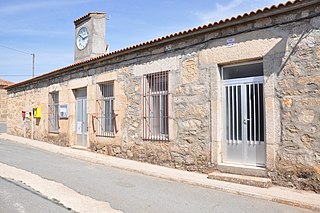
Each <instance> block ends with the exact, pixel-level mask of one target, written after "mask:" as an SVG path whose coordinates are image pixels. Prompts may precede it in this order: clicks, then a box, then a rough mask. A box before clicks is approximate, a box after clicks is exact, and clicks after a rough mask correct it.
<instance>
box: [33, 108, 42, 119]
mask: <svg viewBox="0 0 320 213" xmlns="http://www.w3.org/2000/svg"><path fill="white" fill-rule="evenodd" d="M41 111H42V110H41V107H37V108H33V117H34V118H41V116H42V112H41Z"/></svg>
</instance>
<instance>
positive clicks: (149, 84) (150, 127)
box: [143, 72, 169, 141]
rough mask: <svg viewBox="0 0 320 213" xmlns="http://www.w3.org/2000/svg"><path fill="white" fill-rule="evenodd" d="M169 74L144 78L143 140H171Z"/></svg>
mask: <svg viewBox="0 0 320 213" xmlns="http://www.w3.org/2000/svg"><path fill="white" fill-rule="evenodd" d="M168 126H169V119H168V72H158V73H152V74H148V75H144V76H143V139H146V140H159V141H168V140H169V127H168Z"/></svg>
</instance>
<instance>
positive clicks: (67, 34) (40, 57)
mask: <svg viewBox="0 0 320 213" xmlns="http://www.w3.org/2000/svg"><path fill="white" fill-rule="evenodd" d="M281 2H283V0H269V1H267V0H157V1H155V0H148V1H147V0H135V1H132V0H131V1H129V0H10V1H4V0H2V1H0V78H2V79H6V80H10V81H13V82H18V81H21V80H25V79H28V78H31V76H30V75H31V73H32V56H31V55H28V54H24V53H20V52H17V51H13V50H10V49H7V48H5V47H3V46H6V47H10V48H14V49H17V50H21V51H23V52H28V53H35V54H36V63H35V74H36V75H40V74H42V73H46V72H49V71H52V70H55V69H58V68H61V67H64V66H66V65H69V64H72V63H73V57H74V25H73V20H74V19H77V18H79V17H81V16H83V15H85V14H86V13H88V12H106V13H107V14H109V20H108V21H107V43H108V44H109V45H110V50H111V51H114V50H117V49H121V48H124V47H127V46H131V45H134V44H137V43H141V42H144V41H148V40H152V39H154V38H157V37H162V36H164V35H167V34H171V33H174V32H178V31H182V30H185V29H189V28H193V27H197V26H199V25H203V24H207V23H209V22H214V21H218V20H221V19H225V18H228V17H231V16H235V15H239V14H243V13H245V12H248V11H252V10H256V9H259V8H264V7H266V6H271V5H273V4H278V3H281Z"/></svg>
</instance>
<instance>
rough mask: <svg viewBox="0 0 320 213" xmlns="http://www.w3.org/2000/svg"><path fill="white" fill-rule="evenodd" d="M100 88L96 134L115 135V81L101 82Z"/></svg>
mask: <svg viewBox="0 0 320 213" xmlns="http://www.w3.org/2000/svg"><path fill="white" fill-rule="evenodd" d="M98 90H99V91H98V95H99V96H100V98H98V100H97V105H98V115H97V116H96V120H97V130H96V135H97V136H103V137H114V134H115V114H114V109H113V104H114V94H113V82H108V83H104V84H100V85H99V87H98Z"/></svg>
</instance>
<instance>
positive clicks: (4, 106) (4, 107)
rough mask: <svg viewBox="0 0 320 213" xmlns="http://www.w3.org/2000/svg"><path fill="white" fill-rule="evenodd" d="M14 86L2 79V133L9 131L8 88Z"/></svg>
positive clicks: (0, 96) (0, 80)
mask: <svg viewBox="0 0 320 213" xmlns="http://www.w3.org/2000/svg"><path fill="white" fill-rule="evenodd" d="M11 84H13V83H12V82H10V81H7V80H3V79H0V133H3V132H6V129H7V111H8V108H7V90H6V89H5V87H6V86H9V85H11Z"/></svg>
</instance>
